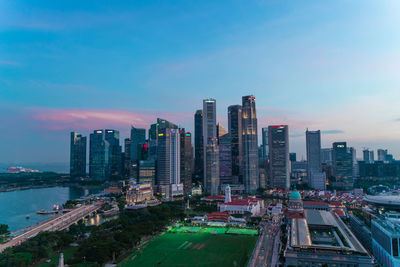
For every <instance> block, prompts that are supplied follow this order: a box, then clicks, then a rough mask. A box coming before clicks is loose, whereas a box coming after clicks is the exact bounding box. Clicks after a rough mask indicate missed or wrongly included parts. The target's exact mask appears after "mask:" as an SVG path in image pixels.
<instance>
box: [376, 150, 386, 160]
mask: <svg viewBox="0 0 400 267" xmlns="http://www.w3.org/2000/svg"><path fill="white" fill-rule="evenodd" d="M387 154H388V151H387V149H378V161H386V156H387Z"/></svg>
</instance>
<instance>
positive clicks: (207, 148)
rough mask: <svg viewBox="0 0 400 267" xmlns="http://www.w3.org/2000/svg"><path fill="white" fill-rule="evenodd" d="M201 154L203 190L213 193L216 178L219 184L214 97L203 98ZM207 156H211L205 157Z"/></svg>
mask: <svg viewBox="0 0 400 267" xmlns="http://www.w3.org/2000/svg"><path fill="white" fill-rule="evenodd" d="M203 155H204V156H203V159H204V165H203V171H204V179H203V184H204V190H205V191H206V192H207V193H211V194H213V193H215V191H216V190H218V189H216V188H215V184H214V182H215V181H216V180H218V185H219V166H218V165H219V160H218V141H217V106H216V101H215V99H212V98H209V99H204V100H203ZM207 156H208V157H211V158H207ZM210 168H212V169H210ZM216 176H218V177H216ZM211 191H212V192H211Z"/></svg>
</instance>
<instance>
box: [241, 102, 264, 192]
mask: <svg viewBox="0 0 400 267" xmlns="http://www.w3.org/2000/svg"><path fill="white" fill-rule="evenodd" d="M242 127H243V131H242V133H243V134H242V142H243V158H242V166H243V167H242V171H243V184H244V187H245V190H246V192H247V193H255V192H256V191H257V189H258V187H259V185H260V182H259V176H258V138H257V115H256V98H255V97H254V96H252V95H249V96H243V97H242Z"/></svg>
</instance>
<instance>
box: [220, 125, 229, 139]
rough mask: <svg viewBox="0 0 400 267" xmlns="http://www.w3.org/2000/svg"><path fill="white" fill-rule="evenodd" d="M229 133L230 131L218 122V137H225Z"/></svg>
mask: <svg viewBox="0 0 400 267" xmlns="http://www.w3.org/2000/svg"><path fill="white" fill-rule="evenodd" d="M227 133H228V131H227V130H226V129H225V127H224V126H223V125H222V124H221V123H220V122H218V123H217V137H218V138H220V137H221V136H223V135H225V134H227Z"/></svg>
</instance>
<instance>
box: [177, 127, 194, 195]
mask: <svg viewBox="0 0 400 267" xmlns="http://www.w3.org/2000/svg"><path fill="white" fill-rule="evenodd" d="M180 150H181V152H180V157H181V159H180V162H181V171H180V172H181V183H182V184H183V193H184V194H185V195H187V194H189V193H190V191H191V190H192V161H193V156H192V134H191V133H189V132H185V129H180Z"/></svg>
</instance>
